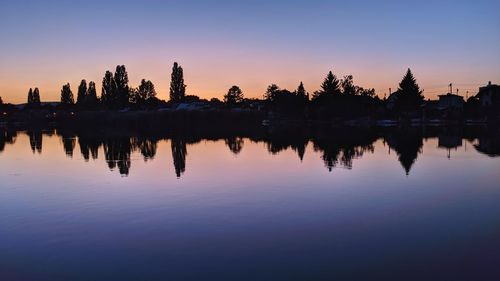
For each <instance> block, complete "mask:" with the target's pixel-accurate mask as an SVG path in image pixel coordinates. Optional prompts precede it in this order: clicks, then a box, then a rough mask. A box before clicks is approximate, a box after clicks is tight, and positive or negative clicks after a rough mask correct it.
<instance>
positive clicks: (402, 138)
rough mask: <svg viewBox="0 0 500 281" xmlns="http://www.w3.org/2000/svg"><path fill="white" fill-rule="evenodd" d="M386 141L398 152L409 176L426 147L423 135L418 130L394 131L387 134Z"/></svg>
mask: <svg viewBox="0 0 500 281" xmlns="http://www.w3.org/2000/svg"><path fill="white" fill-rule="evenodd" d="M385 140H386V142H387V144H388V145H389V147H390V148H392V149H393V150H394V151H396V153H397V155H398V159H399V162H400V163H401V165H402V166H403V168H404V169H405V171H406V174H407V175H409V174H410V170H411V167H412V166H413V164H415V161H416V160H417V157H418V154H419V153H421V152H422V147H423V146H424V143H423V135H422V133H421V132H420V131H419V130H418V129H400V130H394V131H393V132H391V133H389V134H387V136H386V138H385Z"/></svg>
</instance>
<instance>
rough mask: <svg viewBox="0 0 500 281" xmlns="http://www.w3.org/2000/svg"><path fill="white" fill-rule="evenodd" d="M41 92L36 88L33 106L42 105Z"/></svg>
mask: <svg viewBox="0 0 500 281" xmlns="http://www.w3.org/2000/svg"><path fill="white" fill-rule="evenodd" d="M40 103H41V102H40V90H38V88H35V90H34V91H33V104H34V105H40Z"/></svg>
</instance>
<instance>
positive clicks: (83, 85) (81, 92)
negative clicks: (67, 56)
mask: <svg viewBox="0 0 500 281" xmlns="http://www.w3.org/2000/svg"><path fill="white" fill-rule="evenodd" d="M86 95H87V80H85V79H83V80H82V82H80V86H78V94H77V96H76V104H77V105H80V106H82V105H83V104H84V103H85V98H86Z"/></svg>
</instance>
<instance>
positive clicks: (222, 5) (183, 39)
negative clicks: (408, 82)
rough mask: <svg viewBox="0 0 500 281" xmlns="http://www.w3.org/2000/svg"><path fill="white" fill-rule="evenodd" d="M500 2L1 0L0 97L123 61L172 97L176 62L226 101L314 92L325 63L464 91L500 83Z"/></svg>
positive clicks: (91, 76)
mask: <svg viewBox="0 0 500 281" xmlns="http://www.w3.org/2000/svg"><path fill="white" fill-rule="evenodd" d="M498 11H500V1H498V0H476V1H465V0H455V1H441V0H433V1H418V2H417V1H388V0H372V1H321V0H314V1H313V0H310V1H294V0H289V1H261V0H255V1H225V0H224V1H189V0H187V1H126V0H122V1H50V0H48V1H39V0H37V1H22V0H11V1H9V0H0V38H1V39H0V40H1V43H0V96H2V97H3V99H4V101H6V102H12V103H20V102H25V100H26V95H27V92H28V89H29V88H30V87H39V88H40V91H41V96H42V100H45V101H49V100H54V101H55V100H59V95H60V88H61V86H62V85H63V84H64V83H67V82H69V83H71V85H72V89H73V92H76V89H77V86H78V84H79V81H80V80H81V79H83V78H85V79H87V81H90V80H93V81H96V82H97V83H98V84H100V83H101V81H102V77H103V75H104V72H105V71H106V70H114V68H115V66H116V65H117V64H125V65H126V67H127V70H128V73H129V78H130V85H131V86H134V87H135V86H137V85H138V84H139V82H140V79H142V78H146V79H150V80H152V81H153V83H155V86H156V89H157V91H158V94H159V97H160V98H167V97H168V87H169V82H170V71H171V66H172V64H173V62H174V61H178V62H179V63H180V64H181V65H182V66H183V68H184V73H185V80H186V84H187V85H188V88H187V93H188V94H196V95H199V96H201V97H204V98H210V97H218V98H221V97H222V96H223V94H224V93H225V92H227V89H228V88H229V87H230V86H232V85H234V84H236V85H239V86H240V87H241V88H242V90H243V92H244V94H245V95H246V96H247V97H261V96H262V94H263V93H264V91H265V89H266V87H267V85H269V84H271V83H277V84H278V85H279V86H281V87H282V88H289V89H294V88H296V87H297V85H298V84H299V82H300V81H304V84H305V86H306V89H307V90H308V91H309V92H313V91H315V90H317V89H318V88H319V84H320V83H321V81H322V80H323V78H324V76H325V74H326V73H327V72H328V71H329V70H333V72H334V73H335V74H336V75H337V76H339V77H341V76H344V75H347V74H353V75H354V81H355V83H356V84H359V85H361V86H363V87H370V88H372V87H373V88H375V89H376V90H377V93H378V94H379V96H381V97H383V96H384V94H385V93H387V92H388V88H389V87H392V88H393V89H394V88H396V87H397V85H398V83H399V81H400V79H401V78H402V76H403V74H404V72H405V71H406V69H407V68H408V67H410V68H411V69H412V70H413V72H414V74H415V76H416V78H417V81H418V82H419V84H420V86H421V87H422V88H424V89H425V93H424V94H425V95H426V97H427V98H434V97H435V96H436V95H437V94H441V93H444V92H445V91H446V86H447V85H448V84H449V83H450V82H453V83H454V85H456V86H457V87H458V88H460V89H461V92H460V93H463V94H465V91H466V90H469V91H470V92H471V93H472V92H474V93H475V92H477V87H479V86H480V85H484V84H486V83H487V81H490V80H491V81H493V82H494V83H500V51H499V47H500V16H499V15H498Z"/></svg>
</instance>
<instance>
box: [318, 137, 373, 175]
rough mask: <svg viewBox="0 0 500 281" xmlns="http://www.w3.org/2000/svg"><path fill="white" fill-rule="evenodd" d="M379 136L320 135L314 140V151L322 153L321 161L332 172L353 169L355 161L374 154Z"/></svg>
mask: <svg viewBox="0 0 500 281" xmlns="http://www.w3.org/2000/svg"><path fill="white" fill-rule="evenodd" d="M376 140H377V135H376V134H375V133H373V132H371V131H367V132H358V131H346V132H344V131H339V132H336V133H334V134H332V135H324V134H323V135H319V136H317V137H316V138H314V139H313V142H314V150H315V151H322V152H323V155H322V156H321V159H323V162H324V163H325V166H326V167H327V168H328V170H329V171H330V172H331V171H332V170H333V169H334V168H336V167H338V166H339V165H340V166H341V167H344V168H347V169H352V165H353V160H354V159H356V158H360V157H362V156H363V155H364V154H365V153H366V152H370V153H373V152H374V150H375V148H374V146H373V143H374V142H375V141H376Z"/></svg>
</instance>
